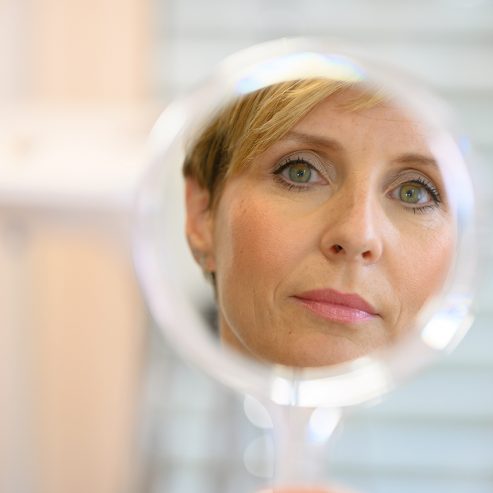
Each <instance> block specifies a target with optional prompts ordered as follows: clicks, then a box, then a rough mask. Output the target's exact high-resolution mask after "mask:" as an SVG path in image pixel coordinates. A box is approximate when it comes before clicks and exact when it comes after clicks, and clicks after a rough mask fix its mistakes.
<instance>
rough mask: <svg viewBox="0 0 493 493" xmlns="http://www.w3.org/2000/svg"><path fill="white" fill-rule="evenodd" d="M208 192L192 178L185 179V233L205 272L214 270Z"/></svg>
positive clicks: (195, 256) (211, 223) (211, 221)
mask: <svg viewBox="0 0 493 493" xmlns="http://www.w3.org/2000/svg"><path fill="white" fill-rule="evenodd" d="M209 200H210V194H209V192H208V190H207V189H205V188H202V187H201V186H200V185H199V184H198V182H197V180H195V179H194V178H186V179H185V206H186V226H185V228H186V235H187V240H188V244H189V246H190V249H191V250H192V254H193V256H194V258H195V260H196V262H197V263H198V264H199V265H200V266H201V267H202V269H203V270H205V271H206V272H214V271H215V270H216V262H215V255H214V236H213V217H212V211H211V210H210V209H209Z"/></svg>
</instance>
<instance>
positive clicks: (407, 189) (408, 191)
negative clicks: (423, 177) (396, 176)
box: [401, 185, 421, 204]
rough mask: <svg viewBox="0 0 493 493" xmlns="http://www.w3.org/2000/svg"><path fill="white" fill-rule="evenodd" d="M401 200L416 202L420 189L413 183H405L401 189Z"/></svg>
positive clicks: (419, 195) (419, 196)
mask: <svg viewBox="0 0 493 493" xmlns="http://www.w3.org/2000/svg"><path fill="white" fill-rule="evenodd" d="M401 197H402V200H404V201H405V202H410V203H413V204H415V203H417V202H418V201H419V199H420V198H421V190H420V189H419V188H416V187H415V186H413V185H407V186H404V187H403V188H402V191H401Z"/></svg>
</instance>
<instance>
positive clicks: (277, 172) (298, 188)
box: [272, 156, 321, 192]
mask: <svg viewBox="0 0 493 493" xmlns="http://www.w3.org/2000/svg"><path fill="white" fill-rule="evenodd" d="M293 164H305V165H306V166H308V167H309V168H310V169H311V170H312V171H315V173H317V174H318V175H321V173H320V171H319V170H318V169H317V168H316V167H315V166H314V165H313V164H312V163H310V162H309V161H307V160H306V159H304V158H302V157H301V156H298V157H296V158H293V157H288V158H287V159H286V160H284V161H282V162H281V163H280V164H279V166H277V167H276V168H275V169H274V171H273V172H272V174H273V176H274V179H275V180H276V181H277V182H278V183H280V184H281V185H282V186H284V187H285V188H286V189H287V190H288V191H294V192H305V191H308V190H309V189H310V188H311V187H312V186H313V185H303V184H301V183H291V182H289V181H287V179H286V178H284V177H282V176H281V173H282V172H283V171H284V170H285V169H287V168H288V167H289V166H292V165H293Z"/></svg>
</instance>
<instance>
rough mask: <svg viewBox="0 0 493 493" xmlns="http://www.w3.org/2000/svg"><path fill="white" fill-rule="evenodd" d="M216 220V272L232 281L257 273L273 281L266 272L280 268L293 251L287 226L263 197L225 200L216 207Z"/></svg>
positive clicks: (252, 277)
mask: <svg viewBox="0 0 493 493" xmlns="http://www.w3.org/2000/svg"><path fill="white" fill-rule="evenodd" d="M216 224H217V228H216V230H215V233H214V243H215V257H216V265H217V276H219V278H224V279H225V280H228V281H230V282H232V283H233V282H235V283H236V284H240V283H238V281H239V279H238V276H240V277H241V280H242V281H243V282H248V283H253V282H254V281H256V280H257V281H258V279H256V278H257V277H258V276H261V277H262V280H263V282H262V284H265V282H266V281H267V280H269V281H272V282H275V279H269V276H270V277H272V276H274V275H275V274H276V272H278V271H279V270H282V269H283V266H284V265H286V264H287V263H289V260H288V259H289V257H290V255H291V254H293V253H294V252H293V246H294V242H293V238H292V232H291V231H290V228H289V226H286V224H285V221H282V220H281V219H280V218H279V217H278V215H277V214H276V211H275V209H273V208H272V204H269V203H268V201H266V200H262V199H260V198H259V199H254V198H252V197H248V198H245V199H240V198H238V199H236V200H231V201H228V203H227V204H225V205H224V207H222V208H221V210H220V211H218V217H217V221H216ZM283 225H284V226H283ZM243 286H244V285H243Z"/></svg>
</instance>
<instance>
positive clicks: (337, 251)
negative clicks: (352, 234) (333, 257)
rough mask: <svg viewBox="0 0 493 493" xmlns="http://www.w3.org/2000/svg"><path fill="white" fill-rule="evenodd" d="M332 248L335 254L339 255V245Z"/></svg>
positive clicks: (340, 248)
mask: <svg viewBox="0 0 493 493" xmlns="http://www.w3.org/2000/svg"><path fill="white" fill-rule="evenodd" d="M332 248H333V249H334V252H335V253H339V252H340V251H341V250H342V246H341V245H334V246H333V247H332Z"/></svg>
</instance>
